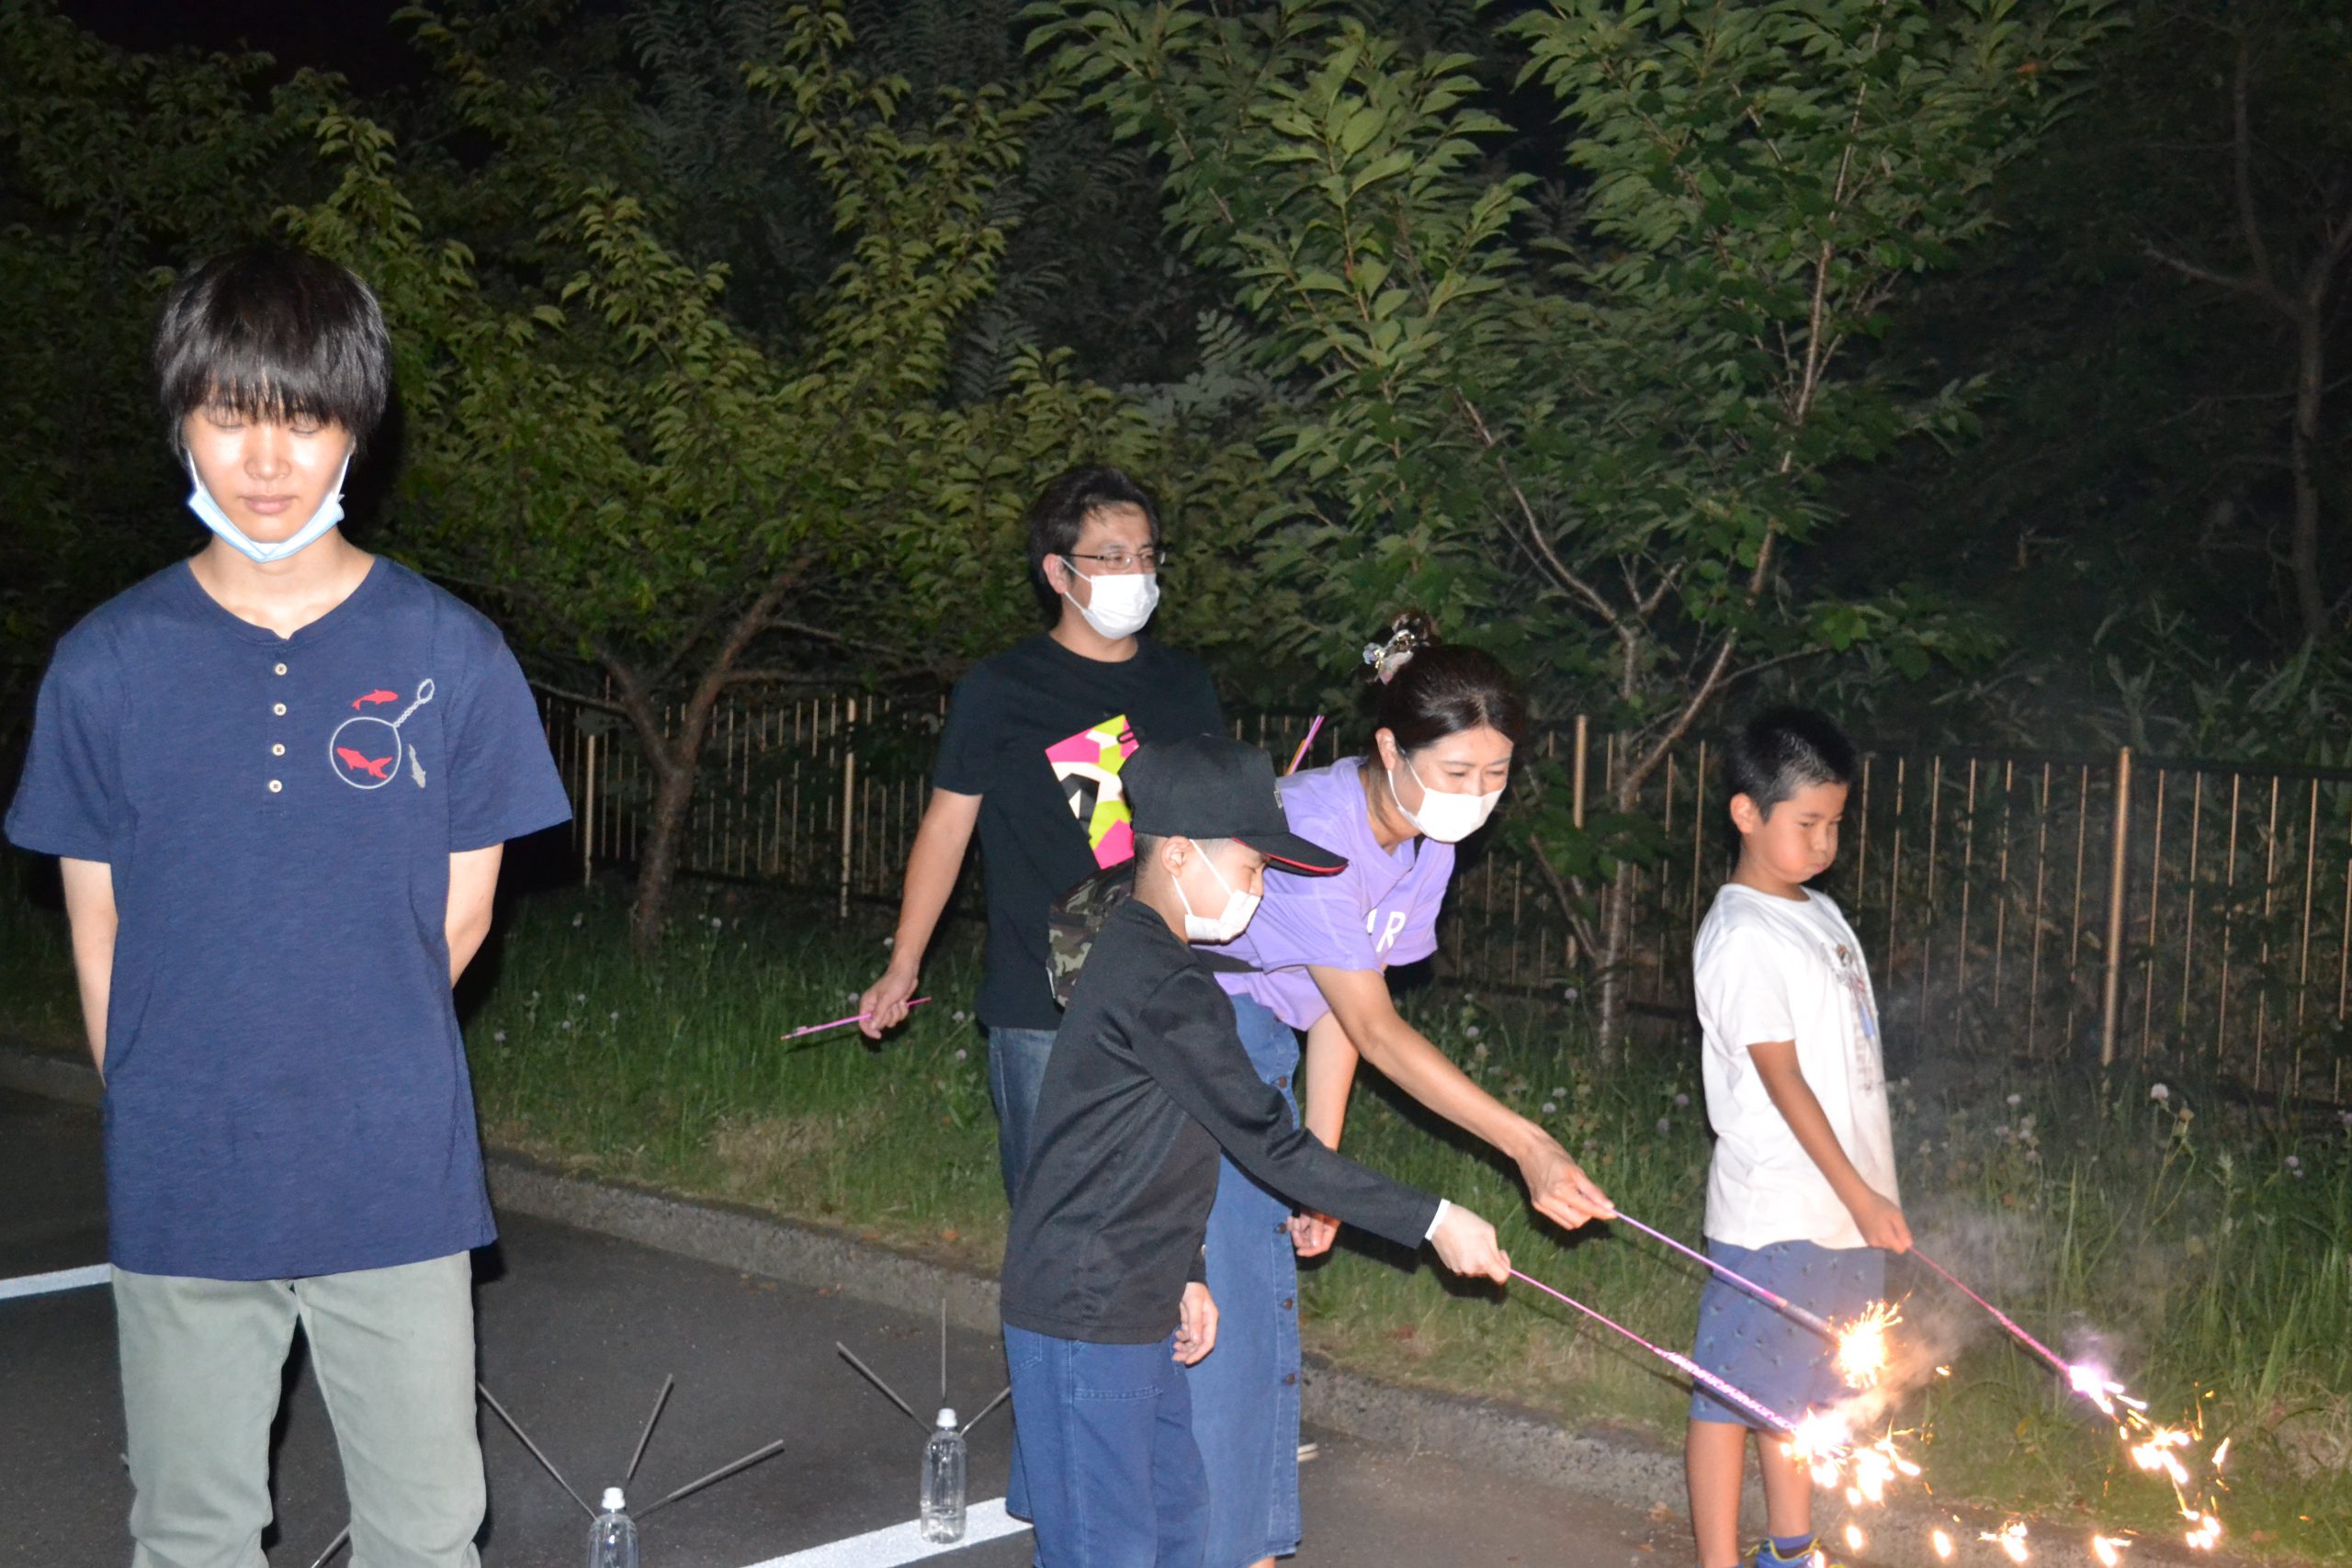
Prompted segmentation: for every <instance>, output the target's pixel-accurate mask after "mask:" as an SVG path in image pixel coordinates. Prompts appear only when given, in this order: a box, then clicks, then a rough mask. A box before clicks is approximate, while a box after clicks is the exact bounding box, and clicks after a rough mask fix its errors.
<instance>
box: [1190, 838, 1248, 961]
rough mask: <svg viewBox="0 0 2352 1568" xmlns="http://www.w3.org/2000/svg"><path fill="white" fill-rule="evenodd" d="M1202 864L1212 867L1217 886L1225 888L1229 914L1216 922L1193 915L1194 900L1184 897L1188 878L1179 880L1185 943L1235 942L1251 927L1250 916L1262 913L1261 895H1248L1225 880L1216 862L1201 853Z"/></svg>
mask: <svg viewBox="0 0 2352 1568" xmlns="http://www.w3.org/2000/svg"><path fill="white" fill-rule="evenodd" d="M1201 863H1202V864H1203V865H1205V866H1207V867H1208V868H1209V874H1210V875H1211V876H1214V877H1216V885H1217V886H1219V887H1222V888H1224V889H1225V912H1224V913H1223V914H1221V915H1218V916H1216V918H1215V919H1211V918H1210V917H1209V916H1206V915H1196V914H1194V913H1193V901H1192V900H1191V899H1190V898H1187V897H1184V879H1183V878H1182V877H1181V876H1180V877H1178V878H1177V879H1176V897H1177V899H1178V901H1179V902H1181V903H1182V905H1183V906H1184V940H1185V941H1186V942H1231V941H1232V940H1233V939H1234V938H1235V937H1238V936H1239V935H1240V934H1241V933H1242V931H1244V930H1246V929H1247V928H1248V926H1249V924H1250V916H1252V915H1254V914H1256V913H1257V912H1258V895H1257V894H1255V893H1244V892H1243V891H1241V889H1239V888H1238V887H1236V886H1233V884H1231V883H1230V882H1227V880H1226V879H1225V874H1224V873H1223V872H1221V871H1219V870H1217V868H1216V862H1215V861H1213V860H1211V859H1209V857H1208V852H1206V851H1203V852H1202V853H1201Z"/></svg>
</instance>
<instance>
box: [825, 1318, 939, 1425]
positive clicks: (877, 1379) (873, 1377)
mask: <svg viewBox="0 0 2352 1568" xmlns="http://www.w3.org/2000/svg"><path fill="white" fill-rule="evenodd" d="M833 1348H834V1349H836V1350H839V1351H840V1352H841V1353H842V1359H845V1360H847V1361H848V1362H849V1364H850V1365H851V1366H853V1367H855V1368H856V1369H857V1370H858V1371H860V1372H862V1373H864V1374H865V1381H866V1382H870V1383H872V1384H873V1385H874V1386H875V1387H876V1388H878V1389H880V1390H881V1391H882V1392H883V1393H884V1394H886V1395H888V1398H889V1401H890V1403H891V1404H895V1405H897V1406H898V1407H899V1409H901V1410H903V1411H905V1412H906V1413H907V1419H908V1420H910V1421H911V1422H913V1423H914V1424H915V1425H916V1426H918V1427H922V1428H923V1429H924V1430H926V1431H928V1430H930V1427H931V1423H930V1422H928V1421H926V1420H924V1419H923V1418H922V1416H918V1415H916V1414H915V1407H914V1406H913V1405H911V1404H908V1403H907V1402H906V1401H905V1400H903V1399H900V1398H899V1391H898V1390H897V1389H895V1388H892V1387H891V1386H890V1385H889V1384H888V1383H887V1382H883V1381H882V1374H881V1373H880V1372H877V1371H875V1370H874V1369H873V1368H872V1367H869V1366H867V1365H866V1364H865V1362H864V1361H861V1360H859V1359H857V1352H856V1351H854V1350H853V1349H851V1348H849V1347H848V1346H846V1345H844V1344H842V1342H841V1341H840V1340H838V1339H836V1340H834V1341H833Z"/></svg>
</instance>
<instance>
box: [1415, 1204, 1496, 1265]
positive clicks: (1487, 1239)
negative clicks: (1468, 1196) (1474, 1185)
mask: <svg viewBox="0 0 2352 1568" xmlns="http://www.w3.org/2000/svg"><path fill="white" fill-rule="evenodd" d="M1430 1246H1431V1247H1435V1248H1436V1249H1437V1256H1438V1261H1439V1262H1441V1263H1442V1264H1444V1265H1445V1266H1446V1267H1447V1268H1448V1269H1453V1271H1454V1272H1455V1273H1456V1274H1459V1275H1461V1276H1462V1277H1463V1278H1464V1279H1465V1280H1480V1279H1483V1280H1494V1281H1495V1282H1496V1283H1497V1284H1502V1283H1504V1282H1506V1281H1507V1280H1510V1254H1509V1253H1507V1252H1505V1251H1504V1250H1503V1249H1502V1244H1501V1243H1500V1242H1498V1241H1497V1240H1496V1239H1495V1227H1494V1226H1492V1225H1490V1224H1487V1222H1486V1221H1484V1220H1482V1219H1480V1218H1479V1217H1478V1216H1477V1215H1476V1214H1474V1213H1471V1212H1470V1211H1469V1210H1467V1209H1465V1208H1464V1207H1463V1206H1462V1205H1461V1204H1459V1203H1448V1204H1446V1205H1445V1209H1444V1212H1443V1213H1440V1214H1439V1215H1438V1220H1437V1224H1436V1226H1435V1227H1434V1228H1433V1229H1432V1230H1430Z"/></svg>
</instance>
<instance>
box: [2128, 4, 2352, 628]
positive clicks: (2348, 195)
mask: <svg viewBox="0 0 2352 1568" xmlns="http://www.w3.org/2000/svg"><path fill="white" fill-rule="evenodd" d="M2211 26H2212V28H2213V30H2215V31H2216V32H2218V33H2219V34H2220V39H2219V40H2218V41H2223V42H2225V43H2226V44H2227V45H2228V47H2229V51H2230V55H2231V66H2230V72H2229V87H2228V93H2229V99H2228V115H2229V130H2228V135H2227V138H2226V141H2225V143H2224V145H2225V146H2226V149H2227V152H2226V156H2227V160H2228V170H2229V172H2228V176H2227V180H2226V183H2225V184H2224V183H2222V182H2221V181H2216V182H2214V183H2215V185H2216V186H2217V187H2218V188H2222V189H2226V190H2227V191H2228V193H2229V208H2228V212H2229V220H2228V222H2227V224H2226V225H2217V224H2215V223H2213V222H2211V220H2208V221H2207V222H2206V223H2204V224H2203V225H2201V227H2202V228H2204V229H2206V230H2208V231H2211V230H2212V229H2214V228H2217V227H2222V228H2225V229H2233V230H2234V232H2233V233H2232V234H2231V235H2230V240H2229V249H2230V250H2231V251H2232V252H2233V253H2234V254H2233V257H2232V259H2231V260H2230V261H2227V262H2224V261H2222V260H2219V259H2218V258H2217V257H2216V256H2215V255H2214V254H2212V251H2211V250H2208V249H2207V248H2206V243H2200V242H2197V241H2190V242H2187V243H2184V242H2183V241H2181V240H2178V239H2176V238H2173V237H2171V236H2162V237H2159V236H2154V235H2150V236H2147V237H2144V238H2143V241H2142V246H2143V250H2144V252H2145V254H2147V256H2148V258H2149V259H2150V260H2151V261H2153V262H2154V263H2156V264H2157V265H2161V266H2164V267H2166V268H2168V269H2170V270H2171V271H2172V272H2174V273H2177V274H2178V275H2179V276H2181V277H2183V278H2186V279H2188V281H2189V282H2191V283H2194V284H2198V285H2200V286H2203V287H2204V288H2209V289H2219V290H2222V291H2224V292H2227V293H2231V294H2235V295H2238V296H2241V297H2243V298H2244V299H2247V300H2250V301H2252V302H2253V303H2254V304H2255V305H2256V306H2257V307H2258V308H2259V309H2260V310H2261V311H2262V312H2263V313H2264V314H2265V315H2267V316H2268V317H2269V318H2271V320H2272V321H2273V322H2274V323H2275V326H2276V329H2277V330H2278V335H2280V336H2281V337H2283V338H2284V340H2285V346H2286V349H2287V356H2288V358H2289V360H2290V365H2291V369H2290V372H2289V373H2288V374H2287V375H2286V376H2285V377H2284V378H2283V379H2285V380H2286V382H2287V384H2288V387H2289V389H2290V390H2289V394H2288V395H2289V397H2290V400H2291V405H2292V413H2291V414H2290V417H2289V419H2288V421H2287V429H2286V433H2285V434H2286V447H2287V468H2288V471H2289V473H2290V476H2291V479H2292V483H2293V492H2294V500H2293V524H2292V526H2291V531H2290V542H2289V547H2288V561H2289V573H2290V581H2291V582H2292V585H2293V590H2294V605H2295V615H2296V619H2297V623H2298V625H2299V626H2300V628H2301V636H2302V638H2303V640H2305V641H2308V642H2318V641H2321V640H2323V639H2324V638H2326V637H2330V636H2332V635H2333V634H2334V633H2335V630H2336V628H2337V626H2338V624H2339V621H2340V615H2339V614H2338V609H2337V606H2336V604H2335V603H2333V598H2332V595H2331V594H2330V593H2329V592H2328V582H2327V574H2326V572H2325V571H2324V563H2323V562H2322V560H2321V558H2320V523H2321V513H2322V508H2323V500H2322V491H2323V490H2324V488H2325V486H2326V483H2327V480H2328V478H2329V470H2330V463H2329V453H2328V451H2327V446H2328V444H2327V442H2326V440H2325V435H2324V429H2323V426H2322V415H2323V412H2324V406H2325V401H2326V398H2327V393H2328V390H2329V384H2328V377H2327V367H2328V349H2329V344H2330V340H2331V339H2332V338H2333V337H2334V336H2335V332H2336V326H2337V317H2338V315H2339V313H2340V311H2339V307H2340V304H2341V300H2342V290H2343V288H2344V284H2345V280H2346V271H2347V268H2346V259H2347V258H2352V138H2347V136H2346V132H2345V130H2344V128H2343V124H2342V116H2341V114H2340V112H2339V111H2340V105H2341V96H2342V88H2343V74H2342V61H2343V56H2344V49H2345V47H2346V43H2347V42H2352V22H2347V20H2346V17H2345V16H2344V14H2343V12H2342V9H2341V7H2338V6H2309V5H2301V4H2282V5H2279V6H2267V7H2248V8H2245V9H2244V10H2242V11H2241V10H2234V9H2233V10H2231V11H2229V12H2226V13H2224V14H2222V17H2220V18H2219V19H2217V20H2216V21H2215V22H2214V23H2212V24H2211ZM2199 30H2203V29H2201V28H2200V29H2199ZM2217 96H2218V95H2217ZM2257 96H2259V99H2260V101H2259V102H2257ZM2216 118H2218V115H2217V116H2216ZM2257 118H2267V119H2269V120H2271V121H2272V122H2273V123H2272V125H2271V126H2270V128H2269V133H2268V134H2267V135H2266V134H2263V133H2262V132H2261V131H2259V130H2257V129H2256V121H2257ZM2192 247H2193V248H2192ZM2214 248H2215V249H2218V248H2219V247H2218V246H2216V247H2214Z"/></svg>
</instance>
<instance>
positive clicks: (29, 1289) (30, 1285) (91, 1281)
mask: <svg viewBox="0 0 2352 1568" xmlns="http://www.w3.org/2000/svg"><path fill="white" fill-rule="evenodd" d="M111 1278H113V1276H112V1275H111V1274H110V1273H109V1272H108V1271H107V1266H106V1265H105V1264H103V1263H93V1264H91V1265H90V1266H89V1267H88V1268H86V1269H58V1270H56V1271H55V1272H54V1273H50V1274H25V1275H21V1276H19V1277H18V1278H17V1279H14V1280H0V1302H5V1301H7V1300H9V1299H11V1298H12V1297H16V1296H46V1295H53V1294H55V1293H56V1292H59V1291H82V1290H87V1289H88V1288H89V1287H90V1286H92V1285H103V1284H105V1283H106V1282H107V1280H109V1279H111Z"/></svg>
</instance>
